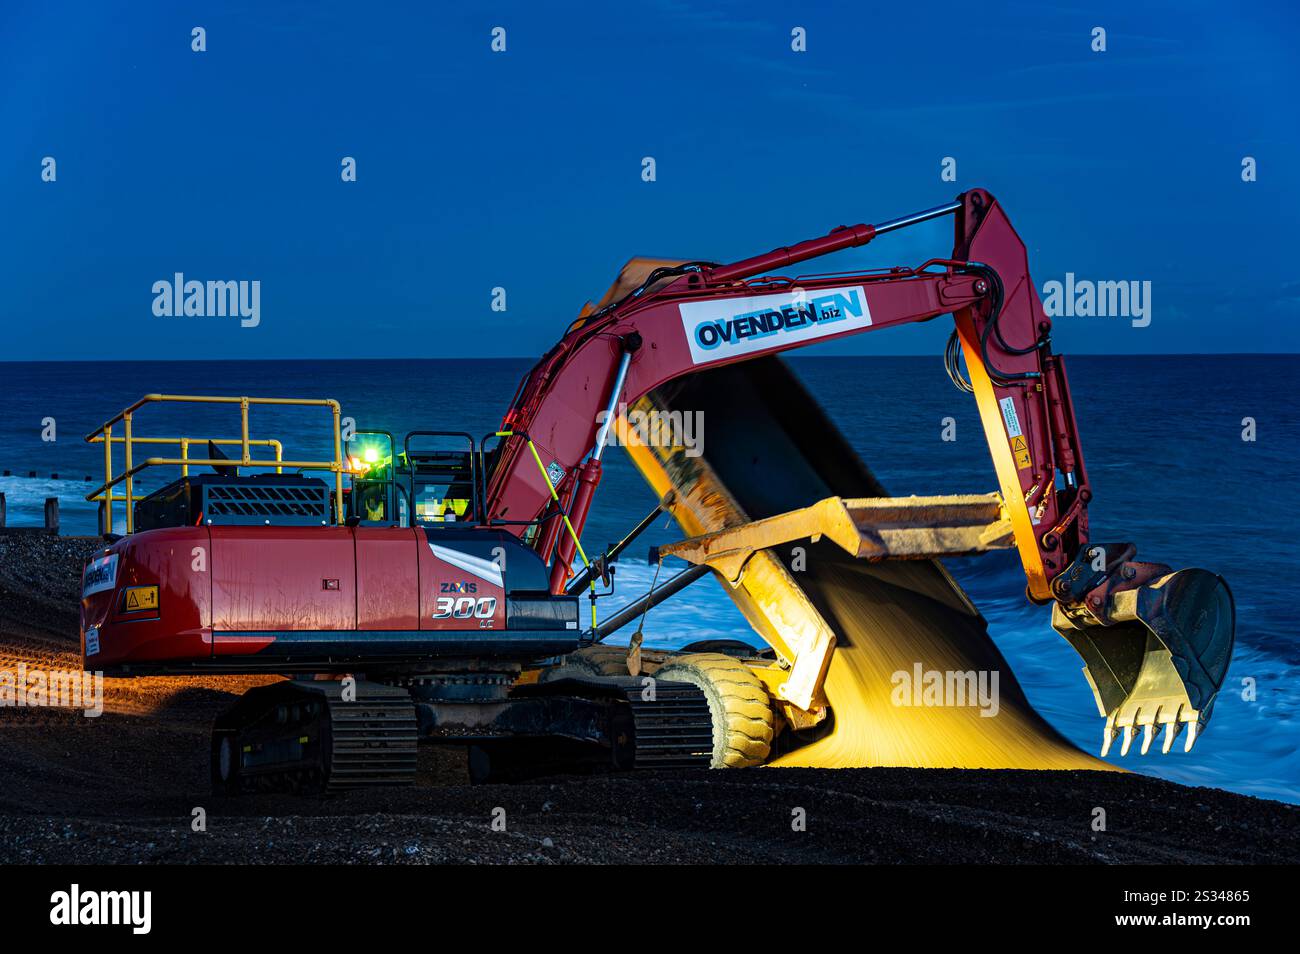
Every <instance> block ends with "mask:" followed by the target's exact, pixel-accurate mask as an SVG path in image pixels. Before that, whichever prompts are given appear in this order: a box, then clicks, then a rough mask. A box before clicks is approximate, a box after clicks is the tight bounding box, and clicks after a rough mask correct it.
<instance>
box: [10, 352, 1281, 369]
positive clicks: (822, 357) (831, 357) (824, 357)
mask: <svg viewBox="0 0 1300 954" xmlns="http://www.w3.org/2000/svg"><path fill="white" fill-rule="evenodd" d="M775 353H776V354H777V355H780V356H781V357H788V358H796V359H800V360H809V361H843V360H849V359H857V358H881V359H884V358H933V357H935V356H936V353H935V352H933V351H920V352H916V353H914V354H912V353H909V354H802V355H801V354H786V353H784V352H775ZM1297 355H1300V351H1151V352H1145V351H1134V352H1123V353H1121V354H1115V353H1114V352H1104V351H1071V352H1069V353H1068V354H1060V353H1058V354H1057V355H1056V356H1057V357H1065V358H1207V357H1214V358H1274V357H1276V358H1286V357H1296V356H1297ZM539 360H541V358H540V356H539V357H529V356H526V355H460V356H458V357H451V358H448V357H433V356H426V355H417V356H411V355H404V356H396V355H393V356H385V357H348V358H339V357H301V356H295V357H284V358H279V357H269V358H267V357H253V358H130V359H120V358H57V359H51V358H7V359H4V360H0V366H3V365H7V364H104V363H106V362H111V363H113V364H198V363H200V362H213V361H242V362H246V363H257V362H271V361H278V362H305V361H340V362H342V361H533V362H536V361H539Z"/></svg>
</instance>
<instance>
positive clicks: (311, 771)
mask: <svg viewBox="0 0 1300 954" xmlns="http://www.w3.org/2000/svg"><path fill="white" fill-rule="evenodd" d="M416 739H417V725H416V717H415V705H414V703H413V702H412V700H411V697H410V694H409V693H408V692H407V691H406V690H405V689H401V688H398V687H394V686H387V685H382V684H380V683H373V682H362V681H357V682H355V683H351V684H349V683H346V682H333V681H330V682H301V681H293V682H280V683H274V684H272V685H269V686H260V687H258V688H255V689H251V690H249V691H248V692H247V693H245V694H244V696H243V697H241V698H240V699H239V701H237V702H236V703H235V704H234V705H233V706H231V707H230V708H229V709H228V710H226V712H225V713H223V714H222V715H221V716H219V717H218V718H217V720H216V724H215V725H214V727H213V734H212V781H213V787H214V789H215V790H216V791H218V792H220V793H222V794H227V795H239V794H246V793H251V792H294V793H296V794H313V793H319V794H334V793H337V792H342V791H347V790H349V789H356V788H367V787H372V786H382V785H408V784H410V783H411V782H412V781H413V780H414V778H415V767H416Z"/></svg>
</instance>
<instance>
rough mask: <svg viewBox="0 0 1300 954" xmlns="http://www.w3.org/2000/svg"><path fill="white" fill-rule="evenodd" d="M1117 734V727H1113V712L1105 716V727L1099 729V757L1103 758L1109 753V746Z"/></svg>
mask: <svg viewBox="0 0 1300 954" xmlns="http://www.w3.org/2000/svg"><path fill="white" fill-rule="evenodd" d="M1118 735H1119V729H1117V728H1115V713H1113V712H1112V713H1111V714H1110V715H1109V716H1107V717H1106V727H1105V728H1104V729H1102V730H1101V757H1102V758H1103V759H1104V758H1105V757H1106V756H1107V755H1109V754H1110V747H1111V746H1112V745H1114V744H1115V739H1116V737H1117V736H1118Z"/></svg>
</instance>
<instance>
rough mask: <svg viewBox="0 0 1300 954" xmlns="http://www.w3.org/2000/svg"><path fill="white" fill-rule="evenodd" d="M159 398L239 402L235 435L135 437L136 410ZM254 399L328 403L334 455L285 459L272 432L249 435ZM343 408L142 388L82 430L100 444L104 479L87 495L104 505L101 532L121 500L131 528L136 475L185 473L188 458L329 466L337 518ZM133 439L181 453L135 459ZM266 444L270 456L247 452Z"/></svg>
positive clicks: (210, 463) (201, 462)
mask: <svg viewBox="0 0 1300 954" xmlns="http://www.w3.org/2000/svg"><path fill="white" fill-rule="evenodd" d="M159 403H178V404H238V405H239V432H240V436H239V437H237V438H217V439H206V440H205V439H203V438H196V437H176V438H173V437H137V436H135V435H134V434H133V432H132V424H133V421H134V415H135V413H136V411H138V410H140V409H141V408H143V407H144V406H145V405H147V404H159ZM254 404H263V405H276V406H296V407H327V408H329V409H330V413H331V416H332V419H333V420H332V425H333V438H334V459H333V460H326V461H319V460H285V459H284V447H283V445H282V444H281V442H280V441H278V440H275V439H274V438H252V437H250V436H249V429H248V409H249V407H251V406H252V405H254ZM341 416H342V412H341V410H340V407H339V402H338V401H335V400H333V399H332V398H257V397H222V396H208V395H193V394H146V395H145V396H144V397H142V398H140V400H138V401H136V402H135V403H134V404H132V405H131V406H130V407H127V408H126V409H124V410H122V411H119V412H118V413H117V414H116V415H114V416H113V417H111V418H109V419H108V420H107V421H105V422H104V423H103V424H101V425H100V426H99V427H98V428H96V429H95V430H94V431H92V432H91V433H89V434H87V435H86V438H85V440H86V443H88V444H97V443H99V444H103V445H104V482H103V483H102V484H100V485H99V486H98V487H96V488H95V489H94V490H93V491H91V492H90V493H89V494H87V495H86V499H87V500H89V501H98V502H99V503H100V505H101V507H102V508H103V511H104V527H103V529H104V532H105V533H111V532H112V531H113V504H114V503H116V502H119V501H120V502H123V503H125V504H126V532H127V533H133V532H134V531H135V513H134V508H133V506H132V505H133V504H134V503H135V502H136V501H138V500H141V499H143V498H141V497H137V496H136V495H135V493H134V487H133V481H134V478H135V475H136V474H138V473H139V472H140V471H142V470H144V469H146V468H148V467H168V466H178V467H180V468H181V475H182V476H188V475H189V468H190V465H191V464H194V465H197V466H201V467H203V466H206V467H236V468H238V467H265V468H274V469H275V472H276V473H277V474H279V473H284V468H285V467H298V468H305V469H313V470H328V471H330V472H331V473H333V474H334V512H335V517H336V519H340V520H341V519H342V517H343V475H344V474H350V473H352V471H350V470H348V469H347V468H346V467H345V466H344V460H343V440H342V434H341V430H340V419H341ZM118 422H121V423H122V429H123V431H124V434H123V435H122V436H119V437H114V436H113V426H114V425H115V424H117V423H118ZM194 443H211V444H215V445H226V446H238V447H239V448H240V456H239V459H238V460H235V459H229V458H206V457H205V458H197V457H191V456H190V455H189V448H190V445H191V444H194ZM114 444H121V445H122V446H123V451H124V455H125V460H124V468H123V470H122V472H121V473H120V474H116V475H115V474H114V473H113V445H114ZM136 444H176V445H178V446H179V447H180V454H181V455H180V457H150V458H148V459H146V460H145V461H144V462H143V463H140V464H136V463H134V448H135V445H136ZM254 447H270V448H273V449H274V451H275V459H274V460H261V459H256V458H254V457H253V456H252V448H254ZM120 483H124V484H125V487H124V491H125V492H124V493H123V494H122V495H120V496H119V495H116V494H114V493H113V488H114V487H116V486H117V485H118V484H120Z"/></svg>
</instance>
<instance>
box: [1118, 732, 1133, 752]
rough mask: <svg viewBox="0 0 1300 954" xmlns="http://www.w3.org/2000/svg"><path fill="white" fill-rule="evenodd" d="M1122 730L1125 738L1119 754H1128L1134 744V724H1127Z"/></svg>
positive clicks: (1121, 743)
mask: <svg viewBox="0 0 1300 954" xmlns="http://www.w3.org/2000/svg"><path fill="white" fill-rule="evenodd" d="M1121 732H1122V733H1123V736H1124V738H1123V740H1122V741H1121V742H1120V744H1119V754H1120V755H1121V756H1125V755H1128V750H1129V748H1130V747H1131V746H1132V745H1133V726H1131V725H1126V726H1124V728H1123V729H1122V730H1121Z"/></svg>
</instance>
